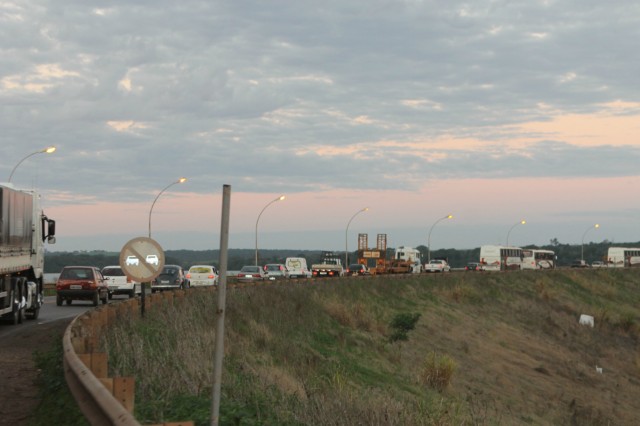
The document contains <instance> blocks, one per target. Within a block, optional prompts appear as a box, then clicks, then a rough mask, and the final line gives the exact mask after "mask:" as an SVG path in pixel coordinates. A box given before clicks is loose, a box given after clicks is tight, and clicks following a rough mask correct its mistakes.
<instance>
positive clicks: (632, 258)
mask: <svg viewBox="0 0 640 426" xmlns="http://www.w3.org/2000/svg"><path fill="white" fill-rule="evenodd" d="M607 266H608V267H609V268H638V267H640V248H627V247H609V251H608V253H607Z"/></svg>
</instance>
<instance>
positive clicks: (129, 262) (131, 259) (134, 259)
mask: <svg viewBox="0 0 640 426" xmlns="http://www.w3.org/2000/svg"><path fill="white" fill-rule="evenodd" d="M124 263H126V264H127V265H139V264H140V260H138V257H137V256H127V260H126V261H125V262H124Z"/></svg>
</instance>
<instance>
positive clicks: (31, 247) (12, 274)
mask: <svg viewBox="0 0 640 426" xmlns="http://www.w3.org/2000/svg"><path fill="white" fill-rule="evenodd" d="M45 242H48V243H49V244H53V243H55V221H54V220H52V219H49V218H48V217H47V216H45V214H44V213H43V212H42V210H41V208H40V195H39V194H38V193H37V192H35V191H32V190H19V189H15V188H14V186H13V185H12V184H11V183H2V184H0V319H2V320H4V321H7V320H8V321H9V322H11V323H13V324H18V323H21V322H22V321H23V319H24V318H29V319H36V318H38V315H39V314H40V307H41V306H42V304H43V302H44V288H43V287H44V283H43V273H44V243H45Z"/></svg>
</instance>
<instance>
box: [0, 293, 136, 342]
mask: <svg viewBox="0 0 640 426" xmlns="http://www.w3.org/2000/svg"><path fill="white" fill-rule="evenodd" d="M120 297H122V298H124V299H126V296H114V298H113V300H114V301H115V300H117V299H118V298H120ZM110 302H111V301H110ZM89 309H93V303H92V302H91V301H88V300H87V301H85V300H74V301H73V303H72V304H71V305H67V304H66V303H65V304H63V305H62V306H56V297H55V296H45V298H44V305H43V306H42V308H40V315H39V316H38V319H37V320H30V319H25V320H24V321H23V322H22V324H18V325H12V324H9V323H5V322H0V339H2V338H3V337H7V336H11V335H15V334H19V333H22V332H24V331H26V330H28V329H29V328H30V327H37V326H38V325H42V324H47V323H51V322H54V321H57V320H61V319H68V320H69V321H71V320H72V319H73V318H75V317H77V316H78V315H80V314H83V313H84V312H85V311H88V310H89Z"/></svg>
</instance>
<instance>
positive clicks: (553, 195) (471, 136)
mask: <svg viewBox="0 0 640 426" xmlns="http://www.w3.org/2000/svg"><path fill="white" fill-rule="evenodd" d="M639 42H640V3H637V2H631V1H628V0H625V1H620V0H611V1H607V2H602V1H591V0H573V1H572V0H568V1H553V0H549V1H533V0H521V1H511V0H509V1H506V0H505V1H473V0H471V1H465V2H459V1H418V0H404V1H402V0H339V1H333V0H325V1H306V0H297V1H268V2H265V1H250V0H234V1H190V0H181V1H179V2H178V1H163V0H154V1H136V2H130V1H111V2H96V1H87V0H83V1H64V0H56V1H46V0H45V1H29V0H26V1H24V0H23V1H19V2H13V1H2V2H0V49H1V51H0V54H1V55H0V58H1V59H0V64H1V66H0V111H1V114H0V128H1V129H2V130H1V131H0V157H1V158H2V162H1V164H0V180H7V178H8V176H9V175H10V173H11V171H12V169H13V167H14V166H15V165H16V164H17V163H18V162H19V161H20V160H21V159H23V158H24V157H25V156H27V155H29V154H30V153H32V152H35V151H38V150H41V149H43V148H45V147H46V146H49V145H55V146H56V147H57V151H56V152H55V153H53V154H38V155H34V156H32V157H29V158H28V159H27V160H25V161H24V162H23V163H22V164H21V165H20V166H19V167H18V168H17V170H16V171H15V174H14V175H13V178H12V183H13V184H14V185H15V186H18V187H24V188H36V189H38V190H39V191H40V192H41V193H42V197H43V205H44V206H45V211H46V213H47V215H48V216H50V217H52V218H54V219H56V221H57V224H58V230H57V232H58V236H57V238H58V243H57V244H56V246H52V247H51V249H54V250H93V249H106V250H119V249H120V248H121V247H122V246H123V245H124V243H125V242H126V241H128V240H129V239H131V238H134V237H137V236H145V235H147V232H148V225H149V211H150V208H151V205H152V203H153V201H154V199H155V197H156V196H157V195H158V194H159V193H160V191H162V189H163V188H165V187H166V186H168V185H170V184H171V183H172V182H175V181H176V180H177V179H178V178H180V177H181V176H184V177H187V178H188V180H187V182H185V183H183V184H176V185H174V186H171V187H170V188H168V189H167V190H166V191H165V192H164V193H162V196H161V197H160V198H159V199H158V201H157V202H156V204H155V205H154V208H153V215H152V229H153V236H154V238H156V239H157V240H158V242H159V243H160V244H161V245H162V246H163V247H164V248H165V249H183V248H184V249H205V248H218V246H219V236H218V235H219V231H220V216H221V194H222V185H223V184H229V185H231V187H232V198H231V230H230V242H229V244H230V246H231V247H234V248H252V247H253V246H254V244H255V241H254V240H255V230H256V222H257V218H258V216H259V214H260V212H261V210H262V209H263V208H264V207H265V206H266V205H267V204H268V203H269V202H271V201H272V200H274V199H275V198H277V197H278V196H280V195H281V194H284V195H286V198H285V200H283V201H281V202H277V203H274V204H272V205H270V206H269V207H268V209H266V210H265V211H264V212H263V214H262V215H261V216H260V221H259V227H258V229H259V231H258V233H259V236H260V238H259V241H260V243H259V244H260V247H263V248H292V249H336V250H340V249H342V250H344V248H345V245H347V244H349V246H350V247H349V248H355V246H356V242H357V234H358V233H368V234H369V241H370V245H373V243H375V235H376V234H378V233H386V234H388V236H389V244H390V246H398V245H408V246H417V245H420V244H423V245H427V244H428V243H430V244H431V245H432V249H437V248H446V247H454V248H474V247H478V246H480V245H482V244H493V243H502V244H504V243H506V238H507V236H510V241H509V243H511V244H514V245H525V244H546V243H548V242H549V240H550V239H552V238H558V240H560V242H561V243H573V244H576V243H578V244H580V243H581V242H582V241H585V242H589V241H602V240H604V239H608V240H610V241H616V242H629V241H639V240H640V197H639V196H638V195H639V194H638V192H639V189H640V171H639V165H640V138H639V135H640V83H639V81H638V76H639V75H640V55H638V43H639ZM2 174H4V176H5V178H2V177H1V176H2ZM364 207H369V210H368V211H366V212H363V213H362V214H357V215H356V216H355V217H354V214H356V213H357V212H358V211H360V209H362V208H364ZM448 214H452V215H454V218H453V219H451V220H445V221H439V220H440V219H441V218H442V217H444V216H446V215H448ZM352 218H353V220H352V221H351V222H350V223H349V221H350V220H351V219H352ZM522 219H525V220H526V221H527V224H526V225H522V226H520V225H518V226H517V227H515V228H513V225H514V224H517V223H519V222H520V220H522ZM595 223H599V224H600V225H601V227H600V228H598V229H595V228H594V229H593V230H591V228H592V227H593V225H594V224H595ZM436 224H437V227H436V226H435V225H436ZM347 225H349V226H347ZM347 227H348V232H347ZM429 236H430V238H429Z"/></svg>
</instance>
